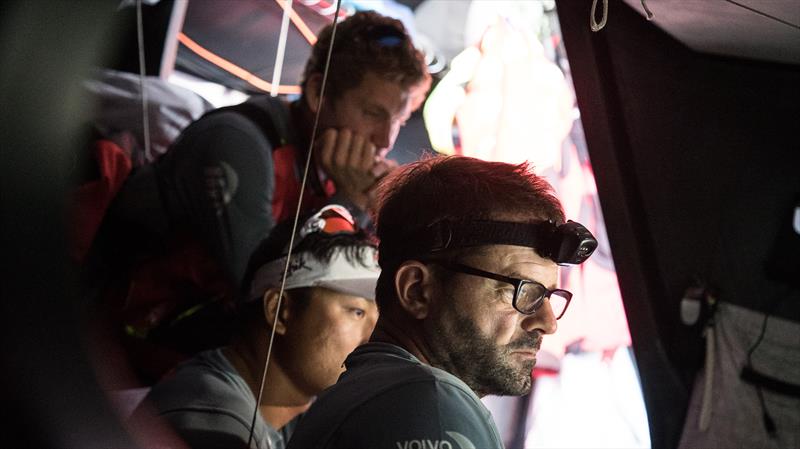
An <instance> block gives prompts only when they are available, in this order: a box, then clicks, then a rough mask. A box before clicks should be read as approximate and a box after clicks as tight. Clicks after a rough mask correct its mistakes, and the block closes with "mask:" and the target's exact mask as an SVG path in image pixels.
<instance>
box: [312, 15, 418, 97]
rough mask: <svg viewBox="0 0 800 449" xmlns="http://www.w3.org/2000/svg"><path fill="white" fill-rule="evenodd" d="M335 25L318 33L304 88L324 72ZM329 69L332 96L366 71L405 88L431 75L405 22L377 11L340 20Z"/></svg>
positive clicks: (346, 87) (357, 79)
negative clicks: (309, 80) (308, 82)
mask: <svg viewBox="0 0 800 449" xmlns="http://www.w3.org/2000/svg"><path fill="white" fill-rule="evenodd" d="M332 32H333V26H332V25H328V26H327V27H325V28H324V29H323V30H322V31H321V32H320V34H319V36H318V40H317V43H316V44H314V46H313V47H312V49H311V57H309V59H308V62H307V63H306V68H305V72H304V74H303V82H302V86H303V91H305V88H306V82H307V81H308V79H309V77H311V75H313V74H315V73H319V74H321V73H323V71H324V69H325V61H326V59H327V56H328V48H329V47H330V45H331V36H332ZM335 39H336V40H335V42H334V45H333V53H332V54H331V64H330V67H329V69H328V81H327V83H328V89H326V91H327V92H330V94H331V97H332V98H334V99H335V98H337V97H338V95H340V94H341V93H342V92H345V91H347V90H348V89H352V88H354V87H356V86H358V85H359V84H361V81H362V79H363V77H364V74H365V73H367V72H371V73H374V74H376V75H378V76H380V77H381V78H384V79H388V80H391V81H394V82H397V83H398V84H400V86H402V87H403V88H409V87H411V86H414V85H416V84H418V83H419V82H421V81H422V80H424V79H425V78H426V77H428V76H429V75H428V70H427V66H426V64H425V57H424V56H423V54H422V53H421V52H420V51H419V50H417V49H416V48H415V47H414V43H413V42H412V41H411V38H410V37H409V36H408V33H407V32H406V29H405V27H404V26H403V23H402V22H400V21H399V20H397V19H393V18H391V17H385V16H382V15H380V14H378V13H376V12H374V11H362V12H357V13H355V14H354V15H352V16H350V17H348V18H347V19H345V20H343V21H342V22H341V23H339V24H338V25H337V27H336V38H335Z"/></svg>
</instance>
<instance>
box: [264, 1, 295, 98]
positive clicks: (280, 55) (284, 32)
mask: <svg viewBox="0 0 800 449" xmlns="http://www.w3.org/2000/svg"><path fill="white" fill-rule="evenodd" d="M279 1H280V0H279ZM291 13H292V0H286V6H284V7H283V18H282V19H281V34H280V37H279V38H278V52H277V54H276V55H275V69H274V70H273V72H272V89H270V93H269V94H270V95H271V96H273V97H277V96H278V88H279V87H280V84H281V72H282V71H283V60H284V54H285V53H286V40H287V36H288V35H289V16H290V15H291Z"/></svg>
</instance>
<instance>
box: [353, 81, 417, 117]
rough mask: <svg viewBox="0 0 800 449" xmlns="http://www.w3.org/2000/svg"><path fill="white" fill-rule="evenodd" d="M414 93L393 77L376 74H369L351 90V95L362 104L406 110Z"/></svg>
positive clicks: (409, 87) (410, 88)
mask: <svg viewBox="0 0 800 449" xmlns="http://www.w3.org/2000/svg"><path fill="white" fill-rule="evenodd" d="M412 91H413V89H412V87H411V86H405V85H403V84H402V83H401V82H400V81H399V80H395V79H393V78H392V77H384V76H380V75H378V74H376V73H374V72H367V73H365V74H364V76H363V78H362V79H361V83H360V84H359V85H358V86H356V87H354V88H353V89H350V92H349V94H351V95H353V96H355V97H356V98H358V99H359V100H361V101H362V102H365V103H369V104H372V105H375V106H381V107H384V108H387V109H404V108H405V107H406V106H407V105H408V103H409V101H410V99H411V94H412ZM389 112H397V111H389Z"/></svg>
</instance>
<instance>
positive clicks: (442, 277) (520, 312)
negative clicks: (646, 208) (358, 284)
mask: <svg viewBox="0 0 800 449" xmlns="http://www.w3.org/2000/svg"><path fill="white" fill-rule="evenodd" d="M377 231H378V237H379V238H380V251H379V255H380V256H379V260H380V265H381V269H382V272H381V276H380V278H379V280H378V285H377V288H376V302H377V304H378V308H379V310H380V317H379V319H378V323H377V325H376V329H375V331H374V332H373V334H372V337H371V338H370V342H369V343H367V344H365V345H363V346H361V347H359V348H358V349H356V350H355V351H354V352H353V353H352V354H350V356H348V358H347V360H346V361H345V367H346V371H345V372H344V374H342V376H341V377H340V378H339V381H338V382H337V384H336V385H334V386H333V387H331V388H330V389H328V390H326V391H325V392H324V393H323V394H322V395H321V396H320V397H319V398H318V400H317V401H316V402H315V403H314V404H313V405H312V407H311V409H310V410H309V412H308V413H307V414H306V416H305V417H304V418H303V419H302V420H301V422H300V423H299V426H298V428H297V430H296V432H295V434H294V436H293V438H292V440H291V441H290V442H289V448H306V447H318V448H340V447H341V448H344V447H348V448H377V447H391V448H410V447H438V448H464V449H467V448H495V447H498V448H499V447H502V443H501V440H500V437H499V434H498V431H497V428H496V426H495V424H494V422H493V420H492V417H491V415H490V414H489V412H488V410H487V409H486V408H485V407H484V406H483V404H482V403H481V402H480V400H479V397H481V396H484V395H488V394H497V395H521V394H525V393H527V392H529V391H530V389H531V384H532V381H531V370H532V368H533V366H534V364H535V363H536V354H537V351H538V349H539V347H540V345H541V341H542V338H543V337H544V335H547V334H552V333H553V332H555V331H556V328H557V319H558V318H560V317H561V316H563V314H564V312H565V311H566V309H567V306H568V305H569V302H570V299H571V298H572V294H571V293H570V292H567V291H565V290H561V289H558V288H557V281H558V278H559V276H558V274H559V271H558V265H559V264H577V263H581V262H583V261H585V260H586V259H587V258H588V257H589V256H590V255H591V253H592V252H593V251H594V249H595V248H596V246H597V241H596V240H595V239H594V237H593V236H592V235H591V233H590V232H589V231H588V230H587V229H586V228H584V227H583V226H581V225H580V224H578V223H575V222H571V221H567V222H565V219H564V213H563V211H562V208H561V205H560V203H559V201H558V200H557V199H556V198H555V196H553V193H552V188H551V187H550V185H549V184H547V182H546V181H544V180H543V179H542V178H540V177H538V176H536V175H535V174H533V173H532V172H531V170H530V168H529V167H528V165H527V164H520V165H511V164H505V163H499V162H486V161H481V160H477V159H472V158H466V157H458V156H454V157H443V158H432V159H427V160H423V161H420V162H417V163H414V164H411V165H409V166H406V167H404V168H402V169H401V170H399V171H398V172H397V173H395V174H394V175H392V176H391V177H390V178H388V179H387V180H386V181H385V182H384V183H383V185H382V187H381V192H380V208H379V211H378V215H377Z"/></svg>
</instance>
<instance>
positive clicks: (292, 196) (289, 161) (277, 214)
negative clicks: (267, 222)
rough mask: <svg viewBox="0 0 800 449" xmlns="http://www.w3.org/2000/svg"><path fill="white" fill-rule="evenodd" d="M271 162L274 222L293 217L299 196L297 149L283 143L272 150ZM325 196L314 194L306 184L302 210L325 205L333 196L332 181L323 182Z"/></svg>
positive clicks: (300, 177)
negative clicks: (273, 180)
mask: <svg viewBox="0 0 800 449" xmlns="http://www.w3.org/2000/svg"><path fill="white" fill-rule="evenodd" d="M272 162H273V165H274V167H275V195H274V196H273V198H272V217H273V218H274V219H275V222H276V223H279V222H281V221H283V220H286V219H287V218H290V217H293V216H294V213H295V209H296V208H297V200H298V199H299V198H300V181H301V180H302V173H300V174H299V176H298V173H297V170H296V167H297V151H296V150H295V148H294V147H293V146H292V145H284V146H282V147H279V148H276V149H275V150H274V151H273V152H272ZM324 188H325V196H319V195H315V194H314V192H313V190H312V189H310V188H309V186H306V190H305V192H304V194H303V206H302V210H303V211H308V210H312V209H319V208H321V207H322V206H324V205H325V203H326V202H327V200H328V198H330V197H331V196H333V194H334V193H335V190H336V189H335V188H334V185H333V181H331V180H328V181H327V182H326V183H325V187H324Z"/></svg>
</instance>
